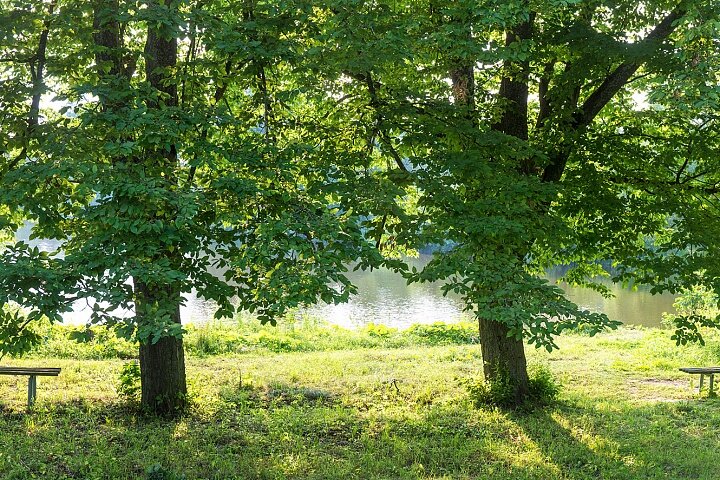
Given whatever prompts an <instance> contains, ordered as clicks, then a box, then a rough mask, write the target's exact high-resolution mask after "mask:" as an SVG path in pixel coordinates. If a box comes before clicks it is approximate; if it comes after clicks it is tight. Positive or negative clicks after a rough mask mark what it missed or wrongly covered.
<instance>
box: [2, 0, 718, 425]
mask: <svg viewBox="0 0 720 480" xmlns="http://www.w3.org/2000/svg"><path fill="white" fill-rule="evenodd" d="M715 3H716V2H710V1H709V0H708V1H705V0H698V1H675V2H673V1H669V0H668V1H665V0H663V1H652V2H650V1H647V2H636V1H632V2H631V1H629V0H620V1H613V2H605V1H602V0H580V1H574V2H558V1H555V0H552V1H550V0H547V1H546V0H540V1H533V2H530V1H527V0H516V1H511V2H496V1H488V2H481V3H478V2H469V1H465V0H462V1H458V2H436V1H434V0H433V1H430V0H428V1H427V2H425V1H420V2H396V1H394V2H385V1H382V0H380V1H376V2H361V1H358V0H332V1H330V2H326V3H325V4H323V5H315V4H313V3H312V2H305V1H301V0H283V1H279V2H268V3H263V2H259V1H252V0H248V1H243V2H220V1H215V0H213V1H203V2H194V1H190V2H180V1H178V0H165V1H161V0H157V1H147V2H144V3H142V4H135V3H132V2H126V1H124V0H95V1H94V2H92V3H90V4H88V3H87V2H77V1H73V0H56V2H55V3H42V2H34V3H32V4H30V5H29V6H28V5H25V4H22V5H15V4H13V3H12V2H9V1H8V0H0V5H2V6H3V12H4V13H3V15H4V18H3V21H2V22H1V24H2V25H3V28H4V30H3V31H2V32H1V33H0V38H2V43H1V44H0V59H1V60H2V63H0V68H2V70H0V79H2V81H3V82H4V83H5V84H6V85H8V88H4V89H3V90H2V92H1V93H0V95H2V97H0V99H1V100H0V101H1V102H2V103H1V104H0V111H1V112H2V116H1V117H0V122H2V127H3V128H2V130H1V131H0V135H2V137H0V142H1V149H2V151H3V156H2V162H3V163H2V167H1V169H0V175H1V177H0V183H1V185H0V188H1V190H0V214H2V215H3V217H2V218H3V221H4V224H3V225H2V226H3V227H4V230H5V232H6V233H11V232H13V231H14V230H15V229H16V228H17V227H18V226H20V225H22V222H24V221H32V222H34V223H33V225H34V227H33V234H34V235H36V236H40V237H46V238H54V239H57V240H59V241H60V242H61V249H60V251H58V252H50V253H46V252H40V251H38V250H37V249H33V248H30V247H29V246H28V245H27V244H25V243H22V242H21V243H18V244H15V245H11V246H8V248H7V249H6V250H5V251H4V252H3V262H2V267H1V269H0V292H2V295H0V303H2V304H3V305H19V306H21V307H23V308H24V309H25V310H24V312H25V313H24V314H23V313H20V311H18V310H17V309H13V308H9V309H6V310H5V313H4V314H3V320H2V328H0V338H2V340H3V342H2V343H1V344H0V345H2V348H3V349H5V350H8V351H16V352H17V351H19V350H22V349H23V348H25V347H27V346H28V345H30V344H31V343H32V341H34V340H37V338H36V337H34V336H33V330H32V328H30V326H31V325H32V323H33V322H35V321H39V320H40V319H41V318H44V317H47V318H49V319H50V320H51V321H59V320H60V318H61V317H60V314H61V313H62V312H63V311H67V310H68V309H70V308H71V305H72V303H73V302H77V301H89V300H90V299H93V300H94V303H93V308H94V311H93V316H92V320H91V322H92V323H105V324H108V325H110V326H113V327H115V328H116V330H117V331H118V332H119V333H120V334H121V335H125V336H128V337H134V338H136V339H138V340H139V341H140V343H141V359H142V364H143V365H142V366H143V374H142V378H143V402H144V403H145V404H146V405H148V406H151V407H152V408H154V409H156V411H159V412H167V411H172V410H174V409H175V408H177V407H181V406H182V404H183V402H184V400H183V392H184V375H183V365H184V362H183V358H182V343H181V338H182V325H181V323H180V318H179V306H180V305H181V303H182V301H183V294H186V293H188V292H190V291H192V290H193V289H194V290H196V291H197V292H198V294H199V295H201V296H202V297H205V298H208V299H212V300H215V301H217V302H218V305H219V309H218V315H219V316H229V315H232V313H233V312H234V310H235V308H236V306H235V305H234V304H233V303H232V301H231V300H232V298H233V297H237V298H238V305H237V308H242V309H246V310H251V311H255V312H257V313H258V316H259V317H260V319H261V320H262V321H271V322H272V321H274V320H275V318H277V317H278V316H280V315H282V314H283V313H284V312H285V311H286V310H287V309H288V308H290V307H293V306H296V305H298V304H301V303H308V302H314V301H317V300H322V301H328V302H339V301H343V300H345V299H347V297H348V295H350V294H351V293H352V292H353V291H354V287H353V286H352V285H351V284H350V282H348V280H347V278H346V277H345V276H344V275H343V272H344V271H345V268H346V265H347V263H348V262H351V261H356V262H358V266H359V267H361V268H362V267H367V266H376V265H381V264H382V265H385V266H389V267H391V268H394V269H396V270H398V271H400V272H402V273H403V274H404V275H405V276H406V277H407V279H408V281H411V282H413V281H431V280H444V281H445V282H446V287H445V288H446V289H447V290H448V291H451V290H452V291H455V292H457V293H459V294H460V295H461V296H462V297H463V299H464V301H465V304H466V307H467V309H468V310H469V311H471V312H472V313H473V314H474V315H475V317H476V318H477V319H478V322H479V327H480V335H481V340H482V350H483V357H484V372H485V375H486V376H487V377H488V378H489V379H490V380H493V379H495V378H496V377H497V376H498V375H507V376H509V378H510V380H511V381H512V383H513V385H514V386H515V392H514V393H515V400H516V401H517V402H521V401H522V400H523V399H524V398H525V396H526V394H527V372H526V366H525V351H524V343H523V342H524V340H525V341H529V342H530V343H531V344H534V345H536V346H544V347H545V348H547V349H548V350H552V349H553V348H555V347H556V345H555V342H554V337H555V336H556V335H558V334H560V333H561V332H562V331H563V330H565V329H568V328H573V327H576V326H578V325H579V324H586V325H587V326H588V328H589V329H590V330H591V331H592V332H595V331H599V330H601V329H602V328H606V327H608V326H610V327H611V326H613V325H615V322H612V321H610V320H609V319H608V318H606V317H605V316H604V315H601V314H596V313H591V312H588V311H585V310H583V309H581V308H578V306H577V305H574V304H573V303H572V302H570V301H568V300H567V299H566V298H565V297H564V295H563V292H562V291H561V290H560V289H559V288H558V287H557V286H554V285H550V284H548V282H547V281H546V280H544V279H542V277H541V275H542V273H543V272H544V270H545V269H546V268H547V267H549V266H553V265H556V264H559V263H566V264H570V265H572V268H571V269H570V271H569V272H568V273H567V274H566V279H567V280H568V281H570V282H573V283H576V284H580V285H584V286H588V287H590V288H595V289H597V290H599V291H601V292H604V293H607V291H606V290H604V289H603V287H602V285H601V284H599V283H597V282H595V281H593V278H594V277H595V276H597V275H606V276H610V277H611V278H612V279H613V280H615V281H623V282H630V281H634V282H639V283H646V284H651V285H653V286H654V288H655V290H657V291H676V290H678V289H680V288H682V287H689V286H691V285H693V284H695V283H703V284H705V285H707V286H710V287H713V288H714V289H715V290H716V291H719V289H720V281H718V278H720V277H719V276H718V273H719V272H717V267H716V265H717V262H714V260H715V258H716V255H717V247H718V245H717V243H716V240H715V239H716V238H718V237H717V235H713V234H714V233H715V232H716V231H717V230H718V225H720V223H718V221H717V218H718V217H717V216H716V215H715V213H716V206H715V205H716V196H717V192H718V187H717V185H718V178H717V172H718V171H720V169H718V168H717V165H716V162H717V159H716V156H715V155H714V152H715V151H716V150H717V138H718V137H717V128H718V126H717V119H716V114H717V111H718V108H717V103H718V100H717V98H718V96H717V94H718V92H717V85H718V83H720V82H718V77H717V75H718V74H717V72H718V71H719V70H718V68H717V67H718V65H717V58H720V56H718V55H717V53H718V43H717V40H716V39H717V38H718V34H717V33H718V32H717V25H718V21H717V18H718V12H717V8H718V7H716V6H715ZM633 94H644V95H646V96H647V98H648V101H649V102H650V103H651V105H653V107H652V108H644V107H643V108H641V107H640V106H638V105H637V104H635V103H634V102H633V100H632V96H633ZM52 97H55V99H56V103H55V104H54V105H55V106H53V104H46V105H44V104H43V101H42V100H43V98H46V99H49V98H52ZM710 233H713V234H710ZM428 244H436V245H444V246H445V247H446V248H443V249H441V251H440V252H439V253H438V254H437V255H436V256H435V258H434V259H433V261H431V262H430V263H429V264H428V265H427V266H426V267H425V268H424V269H423V270H422V271H416V270H409V269H408V268H407V267H406V266H405V264H404V263H403V262H402V261H401V260H400V259H398V258H396V257H395V256H394V255H395V254H397V253H401V252H407V251H412V250H413V249H417V248H419V247H422V246H425V245H428ZM608 262H610V263H612V264H613V265H614V266H615V268H614V269H613V270H612V271H609V272H608V271H606V270H605V269H604V268H603V267H602V265H604V264H607V263H608ZM213 268H214V269H217V270H219V271H220V272H221V273H222V276H221V277H217V276H214V275H212V274H211V273H210V270H211V269H213ZM700 270H704V273H703V274H702V275H699V274H698V272H699V271H700ZM128 312H129V313H128ZM687 325H688V324H687V323H686V324H685V325H684V326H683V325H682V324H681V325H679V327H680V328H679V329H678V332H677V333H676V335H678V338H685V337H687V336H688V332H690V333H692V332H691V330H692V327H688V326H687ZM688 329H690V330H688ZM690 336H692V335H690Z"/></svg>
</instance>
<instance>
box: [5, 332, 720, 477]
mask: <svg viewBox="0 0 720 480" xmlns="http://www.w3.org/2000/svg"><path fill="white" fill-rule="evenodd" d="M669 335H670V334H669V333H668V332H664V331H658V330H636V329H623V330H621V331H619V332H614V333H610V334H605V335H600V336H599V337H596V338H590V337H587V336H582V335H570V336H568V337H566V338H563V339H561V340H560V347H561V348H560V350H559V351H557V352H554V353H552V354H547V353H545V352H541V351H536V350H534V349H532V348H531V349H530V350H529V356H530V363H531V364H532V365H544V366H546V367H547V368H549V369H550V371H551V372H552V373H553V375H554V377H555V378H556V379H557V380H558V381H559V382H560V383H561V384H562V390H561V393H560V395H559V398H558V400H557V401H556V402H553V403H551V404H549V405H546V406H544V407H541V408H536V409H534V410H527V409H525V410H519V411H503V410H499V409H495V408H491V407H486V408H475V407H474V406H473V405H472V402H471V400H470V398H469V397H468V394H467V391H466V390H465V387H464V386H463V385H462V379H467V378H473V377H476V376H477V375H478V374H479V371H480V370H481V369H480V348H479V346H478V345H475V344H462V345H453V344H451V345H441V346H421V345H415V346H406V347H403V348H392V349H383V348H361V349H357V348H355V349H347V350H342V349H341V350H332V351H321V352H290V353H273V352H268V351H262V350H257V351H254V352H251V353H245V354H229V355H223V356H218V355H212V356H195V355H190V356H189V358H188V378H189V380H190V390H191V392H192V404H193V407H192V409H191V411H190V412H188V413H187V414H186V415H184V416H182V417H181V418H179V419H175V420H166V419H158V418H151V417H144V416H142V415H138V414H137V413H136V412H135V411H134V410H133V408H132V405H131V404H129V403H128V402H127V401H126V400H123V399H121V398H119V397H118V394H117V390H116V389H117V387H118V374H119V372H120V369H121V367H122V365H123V363H125V362H126V361H125V360H120V359H107V360H74V359H58V358H52V357H39V356H35V357H33V358H29V359H24V360H12V361H9V362H8V361H5V362H4V364H11V365H26V366H31V365H32V366H40V365H42V366H58V367H62V368H63V371H62V373H61V375H60V376H59V377H57V378H40V379H39V386H38V396H39V398H38V403H37V405H36V408H35V409H34V411H33V412H31V413H26V412H25V401H26V385H27V379H26V377H0V405H1V408H2V413H0V431H2V435H1V436H0V478H3V479H30V478H47V479H65V478H82V479H135V478H164V479H171V478H182V475H184V476H185V478H187V479H246V478H247V479H253V478H267V479H275V478H278V479H280V478H303V479H305V478H317V479H334V478H337V479H344V480H346V479H353V478H357V479H368V478H373V479H376V478H378V479H380V478H387V479H395V478H397V479H416V478H417V479H420V478H423V479H471V478H472V479H498V480H499V479H508V478H512V479H543V480H544V479H598V478H602V479H661V478H662V479H717V478H720V463H718V462H717V461H716V460H717V458H716V454H717V451H718V450H720V430H719V429H718V428H717V425H719V424H720V401H718V400H717V399H709V398H705V396H699V395H697V392H696V391H695V390H693V389H692V388H691V382H692V381H693V378H695V377H691V376H690V375H687V374H684V373H682V372H679V371H678V370H677V368H678V367H681V366H691V365H697V364H710V363H713V362H715V363H718V358H720V347H719V346H718V343H720V342H716V341H715V340H713V339H710V340H709V341H708V346H707V347H705V348H703V349H701V348H699V347H690V348H687V347H685V348H681V347H676V346H675V345H674V343H673V342H671V341H670V340H669ZM713 345H715V346H713ZM695 382H697V378H695Z"/></svg>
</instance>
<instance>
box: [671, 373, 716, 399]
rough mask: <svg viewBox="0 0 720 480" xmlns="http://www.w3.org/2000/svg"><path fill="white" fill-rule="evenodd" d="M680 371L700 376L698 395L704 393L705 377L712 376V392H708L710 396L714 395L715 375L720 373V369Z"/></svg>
mask: <svg viewBox="0 0 720 480" xmlns="http://www.w3.org/2000/svg"><path fill="white" fill-rule="evenodd" d="M680 371H681V372H685V373H692V374H696V375H697V374H699V375H700V387H699V388H698V393H700V392H701V391H702V388H703V380H704V379H705V375H710V390H709V391H708V394H709V395H710V396H712V395H713V394H714V385H713V384H714V382H715V374H716V373H720V367H683V368H681V369H680Z"/></svg>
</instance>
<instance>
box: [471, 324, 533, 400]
mask: <svg viewBox="0 0 720 480" xmlns="http://www.w3.org/2000/svg"><path fill="white" fill-rule="evenodd" d="M479 326H480V346H481V350H482V358H483V372H484V374H485V379H486V380H488V381H490V382H495V381H500V380H502V377H503V376H505V377H506V378H507V380H508V381H509V382H510V385H512V387H513V401H514V403H515V404H516V405H520V404H521V403H523V402H524V401H525V399H526V398H527V396H528V393H529V383H528V382H529V381H528V374H527V361H526V359H525V344H524V343H523V341H522V339H517V338H515V337H508V331H509V329H508V327H507V326H506V325H505V324H502V323H500V322H496V321H494V320H486V319H480V321H479Z"/></svg>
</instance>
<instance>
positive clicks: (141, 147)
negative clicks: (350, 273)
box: [0, 0, 381, 414]
mask: <svg viewBox="0 0 720 480" xmlns="http://www.w3.org/2000/svg"><path fill="white" fill-rule="evenodd" d="M0 5H2V7H3V8H2V12H3V17H4V18H3V19H2V22H0V23H2V25H3V26H4V27H3V28H5V30H4V31H3V32H2V39H3V43H2V44H1V48H0V58H1V59H2V64H0V68H2V70H0V79H2V81H3V82H5V83H6V84H7V85H8V88H3V89H2V95H3V98H2V103H0V109H1V110H0V111H1V113H2V115H1V116H0V119H2V120H1V121H2V122H3V123H2V129H0V130H1V131H2V132H3V133H2V135H3V137H2V138H1V139H0V140H1V143H0V146H1V147H2V151H3V152H4V153H3V155H2V157H1V160H2V166H1V167H2V177H1V178H0V182H1V183H2V186H1V187H0V192H1V193H0V204H1V205H2V208H3V212H2V213H4V214H5V215H4V216H3V221H4V223H3V225H2V226H3V227H4V230H5V232H7V233H10V234H11V233H12V232H14V231H15V230H16V229H17V228H18V227H19V226H21V225H22V224H23V222H27V221H29V222H32V224H33V229H32V235H33V236H34V237H39V238H51V239H56V240H58V241H59V242H60V247H59V248H58V250H57V251H55V252H42V251H40V250H39V249H37V248H33V247H31V246H29V245H28V244H27V243H25V242H18V243H15V244H14V245H8V246H7V248H5V250H3V252H2V257H3V258H2V266H1V267H0V285H1V287H0V290H1V291H2V294H0V303H1V304H2V305H4V306H6V307H7V306H8V305H10V306H12V305H15V306H19V307H22V310H18V309H17V308H5V310H4V314H3V319H2V325H0V327H1V328H0V339H1V340H2V342H0V345H2V349H3V351H4V352H10V353H22V351H23V350H25V349H27V348H29V346H30V345H31V344H32V342H33V341H36V340H38V339H37V336H36V335H35V334H34V333H33V328H32V326H33V325H34V324H35V323H37V322H39V321H41V320H42V319H43V318H47V319H49V320H50V321H51V322H57V321H61V314H62V313H63V312H66V311H69V310H70V309H72V305H73V303H77V302H90V304H91V305H92V316H91V320H90V323H92V324H105V325H108V326H110V327H113V328H115V330H116V331H117V332H118V334H120V335H122V336H125V337H128V338H134V339H137V340H138V341H139V343H140V367H141V380H142V404H143V405H144V406H146V407H148V408H150V409H152V410H154V411H155V412H157V413H161V414H165V413H173V412H175V411H178V410H179V409H181V408H182V407H183V406H184V404H185V401H186V400H185V392H186V386H185V385H186V384H185V372H184V354H183V346H182V334H183V329H182V325H181V321H180V306H181V305H182V302H183V301H184V297H183V295H185V294H188V293H190V292H191V291H193V290H194V291H196V292H197V294H198V295H200V296H201V297H204V298H206V299H212V300H214V301H216V302H217V303H218V312H217V316H219V317H227V316H231V315H232V314H233V313H234V312H235V309H236V308H241V309H244V310H250V311H254V312H256V313H257V315H258V317H259V318H260V319H261V320H262V321H263V322H266V321H269V322H273V323H274V322H275V319H276V318H277V317H278V316H281V315H283V314H284V313H285V312H286V311H287V309H289V308H292V307H295V306H297V305H299V304H303V303H312V302H316V301H320V300H322V301H325V302H339V301H342V300H344V299H346V298H347V297H348V295H349V294H350V293H352V292H353V291H354V287H353V286H352V285H351V284H350V282H349V281H348V280H347V278H345V276H344V275H343V272H344V271H346V267H345V264H346V263H347V262H350V261H353V260H357V259H359V258H362V259H363V260H362V262H365V263H368V262H369V263H372V262H375V263H377V262H379V261H380V260H381V258H380V257H379V255H377V254H376V253H375V250H374V248H373V245H372V244H371V243H369V242H368V241H366V240H365V239H364V236H363V233H362V230H361V218H359V216H358V215H357V214H356V213H355V212H353V211H350V210H347V209H343V208H341V206H340V205H338V204H337V202H336V201H335V200H334V198H333V197H334V195H333V192H332V191H333V189H336V188H340V187H341V185H342V183H343V182H344V181H345V180H344V178H343V177H342V176H340V175H333V174H332V172H333V168H334V166H333V165H334V158H335V156H336V152H333V151H331V150H329V149H327V148H317V146H316V145H315V144H314V142H315V140H316V138H317V135H316V134H315V133H313V132H315V127H314V125H312V124H311V123H310V122H309V121H306V120H304V119H303V118H302V117H301V115H302V112H303V109H305V108H307V107H306V105H305V102H306V100H305V98H303V95H302V91H301V88H300V87H301V86H302V85H301V84H299V83H298V82H299V81H301V80H302V78H303V75H306V74H307V71H306V70H305V67H304V66H303V65H302V64H301V62H300V60H301V59H302V56H303V52H304V50H305V49H307V48H308V47H309V45H308V43H309V39H311V38H312V34H313V28H314V27H313V25H314V22H313V20H312V14H313V10H312V7H311V5H309V4H303V3H301V2H298V3H293V2H286V3H282V2H281V3H272V4H264V3H256V2H238V3H231V4H225V3H223V2H197V3H195V2H180V1H176V0H169V1H162V0H157V1H155V0H150V1H147V2H143V3H141V4H136V3H134V2H125V1H122V0H95V1H93V2H75V1H72V0H57V1H55V2H53V3H50V4H49V3H44V2H39V1H38V2H32V3H30V4H17V5H16V4H13V3H11V2H2V3H0ZM48 100H50V101H48ZM11 213H12V214H11ZM213 269H215V270H218V271H220V272H221V275H220V276H217V275H213V274H212V273H211V271H212V270H213ZM234 297H235V298H237V303H236V304H235V303H233V298H234ZM23 312H24V313H23Z"/></svg>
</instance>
